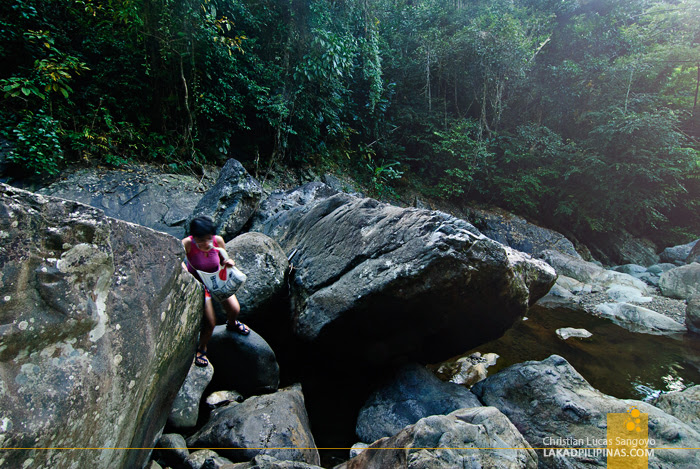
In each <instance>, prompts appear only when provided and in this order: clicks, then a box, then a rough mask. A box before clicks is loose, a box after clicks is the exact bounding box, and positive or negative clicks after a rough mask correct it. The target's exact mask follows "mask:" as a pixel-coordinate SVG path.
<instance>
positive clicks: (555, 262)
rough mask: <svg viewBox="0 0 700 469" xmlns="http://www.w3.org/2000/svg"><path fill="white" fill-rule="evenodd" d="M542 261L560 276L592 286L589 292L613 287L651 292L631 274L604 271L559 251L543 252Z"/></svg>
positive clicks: (541, 254)
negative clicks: (626, 287)
mask: <svg viewBox="0 0 700 469" xmlns="http://www.w3.org/2000/svg"><path fill="white" fill-rule="evenodd" d="M540 259H542V260H544V261H545V262H547V264H549V265H551V266H552V267H554V269H555V270H556V272H557V274H558V275H560V276H562V275H563V276H565V277H569V278H573V279H575V280H578V281H579V282H581V283H583V284H587V285H590V286H591V287H589V289H588V290H589V291H603V290H607V289H609V288H610V287H612V286H629V287H634V288H636V289H638V290H639V291H640V293H642V294H646V293H648V292H649V291H650V289H649V287H648V286H647V284H646V283H644V282H643V281H641V280H639V279H638V278H635V277H633V276H631V275H629V274H626V273H623V272H617V271H614V270H608V269H604V268H603V267H600V266H598V265H596V264H594V263H593V262H587V261H584V260H582V259H578V258H575V257H573V256H569V255H566V254H562V253H560V252H558V251H552V250H547V251H543V252H542V253H540Z"/></svg>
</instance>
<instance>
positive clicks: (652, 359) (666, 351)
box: [436, 306, 700, 400]
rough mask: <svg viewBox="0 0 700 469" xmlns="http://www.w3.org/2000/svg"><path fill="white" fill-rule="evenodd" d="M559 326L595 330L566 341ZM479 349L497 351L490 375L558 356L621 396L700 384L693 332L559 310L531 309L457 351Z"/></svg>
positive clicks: (699, 353) (698, 347)
mask: <svg viewBox="0 0 700 469" xmlns="http://www.w3.org/2000/svg"><path fill="white" fill-rule="evenodd" d="M563 327H574V328H583V329H586V330H588V331H589V332H591V333H592V334H593V335H592V337H590V338H588V339H577V338H570V339H568V340H566V341H564V340H561V339H560V338H559V337H558V336H557V335H556V330H557V329H559V328H563ZM477 351H478V352H481V353H482V355H483V354H485V353H491V352H492V353H496V354H498V355H499V356H500V358H499V359H498V361H497V363H496V365H494V366H491V367H489V368H488V371H489V375H491V374H494V373H496V372H497V371H499V370H501V369H503V368H506V367H508V366H510V365H513V364H515V363H520V362H523V361H527V360H543V359H545V358H547V357H548V356H550V355H552V354H557V355H561V356H562V357H564V358H565V359H566V360H567V361H568V362H569V363H571V365H572V366H573V367H574V368H575V369H576V370H577V371H578V372H579V373H580V374H581V375H582V376H583V377H584V378H585V379H586V380H587V381H588V382H589V383H590V384H591V385H592V386H593V387H594V388H597V389H598V390H600V391H601V392H603V393H605V394H609V395H611V396H615V397H617V398H621V399H641V400H645V399H650V398H652V397H654V396H656V395H658V394H659V393H660V392H670V391H678V390H682V389H685V388H686V387H690V386H693V385H696V384H700V339H698V338H697V337H693V336H690V335H688V334H679V335H676V336H674V337H667V336H659V335H651V334H642V333H632V332H629V331H627V330H626V329H624V328H622V327H620V326H618V325H616V324H613V323H612V322H611V321H609V320H607V319H604V318H600V317H596V316H593V315H590V314H587V313H583V312H572V311H569V310H563V309H560V310H548V309H545V308H540V307H537V306H535V307H533V308H530V310H529V311H528V313H527V316H526V319H525V320H522V321H520V322H518V323H517V324H516V325H514V326H513V327H512V328H511V329H510V330H508V332H506V334H505V335H503V337H501V338H499V339H497V340H494V341H492V342H488V343H486V344H484V345H481V346H479V347H478V348H476V349H474V350H470V351H468V352H466V353H464V354H463V355H461V356H469V355H471V354H472V353H474V352H477ZM458 358H460V357H454V358H452V359H451V360H448V361H446V362H443V363H447V364H449V363H450V362H453V361H456V360H457V359H458ZM436 368H437V367H436ZM442 378H443V379H449V376H448V377H445V376H443V377H442Z"/></svg>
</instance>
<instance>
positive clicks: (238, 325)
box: [226, 321, 250, 335]
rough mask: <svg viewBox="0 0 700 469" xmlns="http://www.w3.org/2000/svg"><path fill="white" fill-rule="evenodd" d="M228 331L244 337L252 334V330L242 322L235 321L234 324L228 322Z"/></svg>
mask: <svg viewBox="0 0 700 469" xmlns="http://www.w3.org/2000/svg"><path fill="white" fill-rule="evenodd" d="M226 330H229V331H234V332H238V333H239V334H243V335H248V334H250V328H249V327H248V326H246V325H245V324H243V323H242V322H241V321H234V322H233V324H231V323H230V322H228V321H226Z"/></svg>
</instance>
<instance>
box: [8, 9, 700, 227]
mask: <svg viewBox="0 0 700 469" xmlns="http://www.w3.org/2000/svg"><path fill="white" fill-rule="evenodd" d="M699 33H700V0H620V1H612V0H605V1H596V2H580V1H577V0H564V1H555V0H523V1H519V2H512V1H510V0H495V1H485V0H476V1H471V2H466V1H463V0H450V1H443V0H348V1H344V2H338V1H335V0H313V1H309V2H301V1H293V2H280V1H277V0H256V1H255V2H253V1H248V0H241V1H236V2H230V1H225V0H139V1H134V0H117V1H105V0H11V1H7V2H2V3H0V55H2V57H3V67H2V68H1V69H0V91H2V93H0V101H1V103H0V105H1V106H2V107H1V108H0V109H1V112H0V131H2V134H3V135H4V138H7V139H9V140H13V141H14V142H15V148H16V153H15V154H13V156H12V159H13V161H14V162H16V163H17V164H20V165H23V166H25V167H27V168H29V169H30V170H31V171H35V172H51V173H55V172H57V171H59V170H60V167H61V164H62V162H64V161H69V162H85V163H88V164H102V163H107V164H112V165H120V164H124V163H126V162H130V161H136V160H146V161H156V162H160V163H163V164H167V165H171V167H174V168H178V169H184V168H189V169H195V168H197V167H199V166H200V165H201V164H203V163H207V162H212V163H220V162H222V161H223V160H224V159H227V158H230V157H235V158H237V159H239V160H242V161H243V162H246V160H255V161H256V162H257V161H260V162H261V163H262V164H265V163H275V162H279V161H280V160H285V161H284V162H285V163H286V164H291V165H294V164H305V165H313V164H318V163H323V164H328V165H331V166H334V165H342V166H344V167H350V168H351V169H352V171H353V172H355V173H356V174H359V175H360V177H361V178H363V180H365V181H367V183H368V184H369V185H370V187H371V189H372V190H373V191H374V192H375V193H376V194H377V195H379V196H383V195H391V194H392V191H393V185H394V184H396V183H397V182H398V181H399V179H403V180H404V181H407V180H413V181H415V180H416V179H422V183H424V184H425V187H430V190H431V191H432V192H433V195H435V194H437V195H439V196H441V197H445V198H449V199H452V200H455V201H464V202H465V203H468V202H469V201H472V200H478V201H484V202H490V203H494V204H499V205H502V206H504V207H506V208H509V209H511V210H514V211H516V212H518V213H520V214H523V215H526V216H528V217H531V218H535V219H538V220H540V221H541V222H543V223H546V224H548V225H549V226H551V227H553V228H556V229H560V230H562V231H566V232H567V233H571V232H575V233H576V234H577V235H578V236H580V237H582V238H585V237H586V236H587V235H589V234H591V233H595V232H600V231H603V232H605V231H612V230H616V229H619V228H621V227H624V228H625V229H627V230H630V231H633V232H635V233H636V234H640V235H644V236H657V237H659V238H662V237H663V233H671V232H673V233H691V232H697V229H698V228H697V227H698V226H700V218H699V215H698V213H700V212H698V210H697V209H698V208H700V207H698V203H700V202H698V201H699V200H700V196H699V194H698V192H699V190H700V183H699V182H698V181H700V167H699V166H698V156H697V155H698V153H697V150H698V146H699V145H698V143H697V139H698V138H700V107H699V106H698V104H697V92H698V91H697V90H698V89H699V87H698V85H699V82H700V78H698V77H699V75H698V67H700V64H699V63H698V60H699V57H700V42H699V41H698V37H700V36H699ZM404 175H405V176H407V177H406V178H403V177H402V176H404ZM402 183H403V182H402Z"/></svg>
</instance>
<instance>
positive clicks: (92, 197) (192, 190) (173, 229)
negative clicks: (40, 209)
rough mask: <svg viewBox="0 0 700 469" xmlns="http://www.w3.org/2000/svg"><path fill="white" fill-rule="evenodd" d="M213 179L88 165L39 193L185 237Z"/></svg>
mask: <svg viewBox="0 0 700 469" xmlns="http://www.w3.org/2000/svg"><path fill="white" fill-rule="evenodd" d="M212 182H213V181H211V180H210V179H209V178H206V177H204V178H202V179H201V180H200V179H198V178H195V177H194V176H183V175H180V174H166V173H162V172H160V171H159V170H157V169H156V168H149V169H148V170H146V169H139V170H134V171H123V170H113V171H106V170H101V169H85V170H80V171H76V172H75V173H72V174H70V175H69V176H68V177H67V178H65V179H62V180H59V181H57V182H55V183H53V184H51V185H50V186H49V187H46V188H44V189H41V190H40V191H39V193H41V194H43V195H51V196H55V197H61V198H63V199H68V200H75V201H78V202H82V203H84V204H87V205H90V206H93V207H96V208H99V209H101V210H104V212H105V214H106V215H107V216H110V217H114V218H118V219H119V220H124V221H128V222H131V223H136V224H138V225H143V226H147V227H149V228H153V229H154V230H158V231H163V232H165V233H168V234H170V235H173V236H175V237H176V238H182V236H183V234H184V232H185V231H184V225H185V221H186V219H187V217H189V216H190V214H191V213H192V209H193V208H194V207H195V206H196V205H197V203H198V202H199V201H200V199H201V198H202V196H203V194H204V192H205V191H206V190H207V189H208V186H209V185H210V184H211V183H212Z"/></svg>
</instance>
